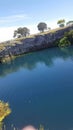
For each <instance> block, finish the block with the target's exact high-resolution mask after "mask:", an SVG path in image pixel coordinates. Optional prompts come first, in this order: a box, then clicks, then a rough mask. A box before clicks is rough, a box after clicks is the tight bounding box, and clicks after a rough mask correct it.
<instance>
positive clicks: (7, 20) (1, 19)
mask: <svg viewBox="0 0 73 130" xmlns="http://www.w3.org/2000/svg"><path fill="white" fill-rule="evenodd" d="M28 18H29V17H28V16H27V15H26V14H16V15H11V16H6V17H0V24H1V23H2V24H3V23H12V22H17V21H20V20H23V19H28Z"/></svg>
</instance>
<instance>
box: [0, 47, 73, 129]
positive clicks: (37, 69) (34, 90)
mask: <svg viewBox="0 0 73 130" xmlns="http://www.w3.org/2000/svg"><path fill="white" fill-rule="evenodd" d="M0 99H1V100H4V101H6V102H7V101H8V102H9V104H10V107H11V109H12V113H11V115H10V116H9V117H7V118H6V119H5V120H4V123H5V124H6V126H7V127H10V125H11V124H14V125H15V127H18V128H22V127H23V126H25V125H29V124H31V125H34V126H36V127H39V125H40V124H42V125H43V126H44V127H45V129H47V128H49V129H50V130H63V129H64V130H65V129H66V130H70V129H72V128H73V47H70V48H63V49H59V48H54V49H47V50H44V51H39V52H35V53H31V54H28V55H24V56H21V57H19V58H16V59H15V60H14V61H12V62H11V63H8V64H3V65H1V64H0Z"/></svg>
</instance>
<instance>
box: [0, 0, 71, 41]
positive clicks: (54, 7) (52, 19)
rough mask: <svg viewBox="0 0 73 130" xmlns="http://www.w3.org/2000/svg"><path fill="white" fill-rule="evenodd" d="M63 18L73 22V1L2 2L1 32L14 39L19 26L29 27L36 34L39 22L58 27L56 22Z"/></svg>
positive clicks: (30, 0) (0, 11) (28, 0)
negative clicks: (14, 33)
mask: <svg viewBox="0 0 73 130" xmlns="http://www.w3.org/2000/svg"><path fill="white" fill-rule="evenodd" d="M62 18H64V19H66V21H68V20H73V0H1V1H0V29H1V32H2V30H3V32H6V35H5V37H6V36H7V39H8V34H9V38H12V33H13V30H14V29H15V28H17V27H19V26H27V27H29V28H30V29H31V33H34V32H37V27H36V26H37V24H38V23H39V22H46V23H47V24H48V26H50V27H56V21H57V20H58V19H62ZM7 29H8V30H9V32H10V31H11V32H10V33H11V34H10V33H8V30H7ZM4 30H5V31H4ZM0 35H2V33H0ZM1 38H2V36H0V39H1ZM3 38H4V37H3ZM4 40H5V38H4Z"/></svg>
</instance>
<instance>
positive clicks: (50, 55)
mask: <svg viewBox="0 0 73 130" xmlns="http://www.w3.org/2000/svg"><path fill="white" fill-rule="evenodd" d="M71 57H72V58H73V47H68V48H61V49H59V48H55V49H46V50H44V51H39V52H34V53H31V54H27V55H23V56H20V57H18V58H16V59H15V60H14V61H11V62H10V63H8V64H0V76H5V75H7V74H9V73H12V72H15V71H18V70H19V69H20V68H25V69H29V70H32V69H35V68H36V66H37V64H38V63H42V64H43V63H44V64H45V65H46V66H48V67H50V66H52V65H53V61H54V60H55V59H56V58H62V59H63V60H66V59H68V58H71Z"/></svg>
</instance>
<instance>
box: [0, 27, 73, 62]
mask: <svg viewBox="0 0 73 130" xmlns="http://www.w3.org/2000/svg"><path fill="white" fill-rule="evenodd" d="M70 30H73V26H69V27H66V28H62V29H60V30H57V31H54V32H50V33H47V34H43V35H42V34H41V35H35V36H34V37H33V38H26V39H21V40H20V43H21V44H17V43H16V41H14V44H15V45H14V46H11V45H9V44H8V45H6V46H5V49H4V50H2V51H0V61H1V59H2V58H6V59H7V57H12V56H17V55H21V54H25V53H28V52H32V51H37V50H41V49H45V48H50V47H56V46H57V45H56V44H54V43H55V42H56V41H57V40H58V39H61V38H62V37H63V36H64V34H65V32H69V31H70ZM5 44H7V43H5ZM5 44H4V45H5Z"/></svg>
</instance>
